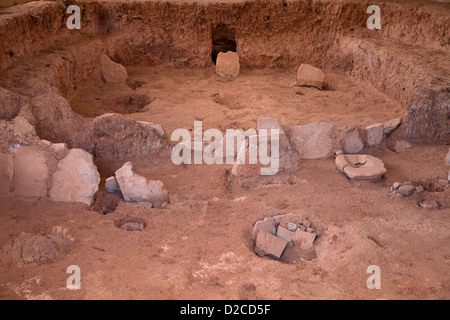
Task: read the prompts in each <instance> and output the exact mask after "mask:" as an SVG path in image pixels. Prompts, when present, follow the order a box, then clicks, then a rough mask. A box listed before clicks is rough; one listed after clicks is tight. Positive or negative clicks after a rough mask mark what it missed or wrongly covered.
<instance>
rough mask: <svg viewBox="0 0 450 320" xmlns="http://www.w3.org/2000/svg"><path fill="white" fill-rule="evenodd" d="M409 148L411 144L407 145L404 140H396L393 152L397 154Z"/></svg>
mask: <svg viewBox="0 0 450 320" xmlns="http://www.w3.org/2000/svg"><path fill="white" fill-rule="evenodd" d="M411 147H412V145H411V143H409V142H408V141H405V140H398V141H396V142H395V145H394V148H395V152H397V153H400V152H403V151H405V150H406V149H409V148H411Z"/></svg>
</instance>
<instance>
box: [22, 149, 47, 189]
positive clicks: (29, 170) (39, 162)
mask: <svg viewBox="0 0 450 320" xmlns="http://www.w3.org/2000/svg"><path fill="white" fill-rule="evenodd" d="M48 184H49V169H48V166H47V157H46V153H45V151H42V150H39V147H37V146H21V147H19V148H18V149H17V150H16V151H15V154H14V193H15V194H16V195H19V196H26V197H46V196H47V189H48Z"/></svg>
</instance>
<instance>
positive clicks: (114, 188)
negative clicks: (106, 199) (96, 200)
mask: <svg viewBox="0 0 450 320" xmlns="http://www.w3.org/2000/svg"><path fill="white" fill-rule="evenodd" d="M105 189H106V192H109V193H113V192H120V186H119V183H118V182H117V179H116V177H114V176H112V177H109V178H107V179H106V182H105Z"/></svg>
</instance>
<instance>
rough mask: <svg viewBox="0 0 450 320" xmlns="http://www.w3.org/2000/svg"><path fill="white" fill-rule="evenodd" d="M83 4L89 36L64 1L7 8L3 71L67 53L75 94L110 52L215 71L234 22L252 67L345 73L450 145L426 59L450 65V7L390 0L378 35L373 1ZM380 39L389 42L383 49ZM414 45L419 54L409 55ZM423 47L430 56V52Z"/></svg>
mask: <svg viewBox="0 0 450 320" xmlns="http://www.w3.org/2000/svg"><path fill="white" fill-rule="evenodd" d="M73 3H75V4H77V5H79V6H80V8H81V11H82V12H81V15H82V21H81V25H82V29H81V30H72V31H71V30H68V29H67V28H66V26H65V19H66V15H65V14H64V10H63V9H62V8H61V7H59V5H58V4H57V3H53V2H40V3H29V4H27V5H25V6H19V7H26V8H27V9H26V10H28V12H27V14H23V13H20V14H19V12H20V11H15V10H19V9H17V7H14V8H7V9H5V10H7V11H6V12H7V13H8V12H9V13H8V14H6V15H5V16H6V19H3V20H2V23H1V24H0V34H1V35H2V37H0V45H1V47H2V48H3V49H5V48H7V49H8V50H2V51H1V52H0V66H2V67H3V68H5V67H7V66H9V65H10V64H11V63H13V62H14V61H16V60H18V59H19V60H20V59H23V58H26V57H27V56H32V55H33V54H34V53H35V52H37V51H40V52H41V53H42V52H44V53H45V52H46V51H47V52H48V53H58V52H64V54H63V55H61V57H58V56H56V57H55V59H56V61H58V60H61V59H62V61H59V63H58V66H57V71H58V72H57V74H56V75H55V76H54V78H53V80H52V81H51V84H52V85H53V86H55V87H56V88H58V89H59V91H60V93H61V94H62V95H63V96H64V97H66V98H69V97H70V96H71V95H72V94H73V92H74V90H76V88H78V87H79V86H81V85H83V84H86V83H88V82H89V81H96V80H98V78H99V76H100V75H99V71H98V67H97V66H98V63H96V62H97V60H96V59H98V54H97V53H99V52H101V51H103V50H104V51H106V52H107V53H108V54H109V55H110V56H111V57H112V58H113V59H114V60H115V61H117V62H119V63H122V64H125V65H139V64H160V63H172V64H178V65H180V63H181V65H182V66H186V67H206V66H210V65H212V61H211V43H212V39H211V36H212V31H213V30H214V28H215V27H216V26H218V25H224V26H227V27H229V28H230V29H232V30H233V31H234V33H235V37H236V38H235V40H236V43H237V52H238V53H239V55H240V59H241V64H242V66H244V67H282V68H288V67H295V66H298V65H299V64H300V63H310V64H313V65H316V66H318V67H321V68H324V69H343V70H345V71H347V72H349V73H351V74H352V75H353V76H354V77H356V78H359V79H365V80H368V81H370V82H371V83H372V84H373V85H374V86H375V87H376V88H377V89H379V90H380V91H382V92H384V93H386V94H387V95H388V96H390V97H393V98H394V99H396V100H398V101H400V102H401V103H402V104H403V105H404V106H405V118H406V121H405V124H404V128H405V131H404V132H405V134H406V135H407V138H410V139H421V140H441V141H442V140H443V141H448V139H449V132H448V112H449V110H448V108H449V107H448V90H447V89H446V87H445V85H443V84H440V83H438V84H436V83H433V80H434V79H432V75H431V73H432V72H430V70H428V65H427V64H426V62H425V61H420V62H421V63H417V57H418V56H419V57H420V58H423V59H426V57H424V55H429V54H430V50H432V51H431V52H432V55H433V56H436V57H438V58H442V57H444V60H443V61H444V64H445V61H446V60H448V59H445V56H448V54H449V46H450V37H449V28H448V26H449V25H450V15H449V14H446V13H448V12H449V10H450V9H448V8H447V7H442V8H443V10H441V11H439V10H435V8H434V9H433V10H431V9H427V8H425V9H422V8H415V7H413V6H411V7H408V6H407V5H403V6H399V5H396V4H389V3H380V4H379V5H380V6H381V8H382V12H383V15H382V17H383V20H382V23H383V27H382V29H381V30H380V31H370V30H368V29H367V27H366V25H365V22H366V19H367V17H368V14H367V13H366V8H367V6H368V5H369V4H368V3H362V2H343V3H341V2H336V1H271V2H260V1H255V2H253V1H252V2H238V3H228V4H224V3H206V4H198V3H176V2H157V1H147V2H121V1H100V2H90V1H73ZM446 8H447V10H445V9H446ZM9 9H10V10H9ZM5 10H3V11H5ZM8 10H9V11H8ZM22 11H23V9H22ZM15 12H17V13H16V14H15ZM379 39H382V40H383V41H382V42H380V43H377V41H379ZM410 46H415V48H419V49H416V51H417V50H418V52H417V54H416V55H414V53H411V54H409V55H406V56H405V54H406V52H408V51H409V49H411V47H410ZM420 48H424V49H426V50H428V51H427V52H426V54H424V52H423V51H420ZM387 49H389V50H387ZM432 58H434V57H432ZM431 60H433V59H431ZM425 66H426V68H425ZM431 68H432V69H435V70H441V71H442V70H443V71H445V72H444V74H442V76H443V77H444V78H445V77H447V78H448V77H449V76H450V75H448V70H450V68H449V66H448V62H447V64H446V65H444V66H442V65H431ZM431 71H434V70H431ZM441 73H442V72H441ZM446 90H447V91H446ZM436 96H439V97H440V98H439V99H436V98H435V97H436ZM427 97H428V98H427ZM419 100H420V101H423V103H422V104H418V103H417V101H419ZM430 103H431V105H430ZM427 115H428V116H427ZM430 119H431V120H430ZM423 121H426V122H428V124H427V123H425V125H424V124H423Z"/></svg>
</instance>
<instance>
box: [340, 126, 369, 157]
mask: <svg viewBox="0 0 450 320" xmlns="http://www.w3.org/2000/svg"><path fill="white" fill-rule="evenodd" d="M343 147H344V151H345V153H358V152H360V151H361V150H362V149H363V148H364V143H363V142H362V140H361V137H360V135H359V130H358V129H355V130H352V131H349V132H347V133H346V134H345V136H344V142H343Z"/></svg>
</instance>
